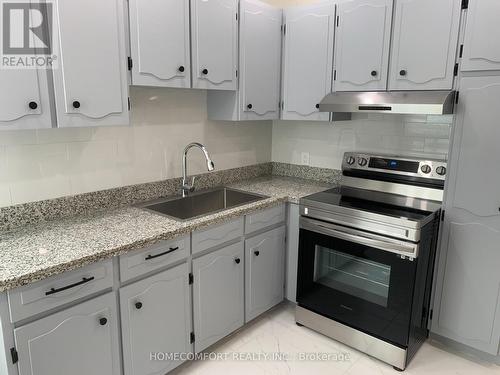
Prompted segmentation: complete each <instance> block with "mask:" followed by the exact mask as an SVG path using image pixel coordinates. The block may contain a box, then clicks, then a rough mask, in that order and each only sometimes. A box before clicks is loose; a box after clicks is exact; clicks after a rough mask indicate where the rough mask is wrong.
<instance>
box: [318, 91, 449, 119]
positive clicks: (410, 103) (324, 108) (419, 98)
mask: <svg viewBox="0 0 500 375" xmlns="http://www.w3.org/2000/svg"><path fill="white" fill-rule="evenodd" d="M454 105H455V91H388V92H335V93H331V94H328V95H327V96H325V98H324V99H323V100H322V101H321V103H320V104H319V110H320V111H321V112H350V113H356V112H357V113H397V114H411V115H419V114H421V115H450V114H453V109H454Z"/></svg>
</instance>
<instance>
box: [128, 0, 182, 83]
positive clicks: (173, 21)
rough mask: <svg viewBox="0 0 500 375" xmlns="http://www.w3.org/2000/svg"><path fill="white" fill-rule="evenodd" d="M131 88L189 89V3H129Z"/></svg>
mask: <svg viewBox="0 0 500 375" xmlns="http://www.w3.org/2000/svg"><path fill="white" fill-rule="evenodd" d="M129 7H130V8H129V9H130V10H129V12H130V45H131V52H132V61H133V64H132V84H133V85H144V86H160V87H191V61H190V46H189V1H186V0H167V1H166V0H129Z"/></svg>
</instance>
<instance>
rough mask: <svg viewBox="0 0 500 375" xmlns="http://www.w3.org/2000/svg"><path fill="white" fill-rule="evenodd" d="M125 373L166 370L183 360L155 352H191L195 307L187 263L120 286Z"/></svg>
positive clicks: (154, 374) (151, 374) (149, 374)
mask: <svg viewBox="0 0 500 375" xmlns="http://www.w3.org/2000/svg"><path fill="white" fill-rule="evenodd" d="M120 305H121V315H122V332H123V357H124V363H125V375H157V374H166V373H167V372H169V371H170V370H172V369H173V368H175V367H177V366H178V365H180V364H181V362H180V361H168V360H151V358H150V354H151V353H158V352H160V353H189V352H191V343H190V340H189V336H190V332H191V307H190V303H189V280H188V267H187V264H185V263H184V264H182V265H180V266H177V267H175V268H172V269H170V270H167V271H164V272H162V273H160V274H158V275H155V276H151V277H149V278H147V279H145V280H142V281H139V282H136V283H134V284H132V285H129V286H126V287H124V288H122V289H120Z"/></svg>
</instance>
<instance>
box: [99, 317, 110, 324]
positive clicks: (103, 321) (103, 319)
mask: <svg viewBox="0 0 500 375" xmlns="http://www.w3.org/2000/svg"><path fill="white" fill-rule="evenodd" d="M99 324H100V325H102V326H105V325H106V324H108V319H106V318H101V319H99Z"/></svg>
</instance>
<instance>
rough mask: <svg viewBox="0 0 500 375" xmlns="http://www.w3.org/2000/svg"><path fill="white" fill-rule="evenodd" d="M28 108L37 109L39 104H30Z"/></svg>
mask: <svg viewBox="0 0 500 375" xmlns="http://www.w3.org/2000/svg"><path fill="white" fill-rule="evenodd" d="M28 107H30V109H37V108H38V104H37V102H29V103H28Z"/></svg>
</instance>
